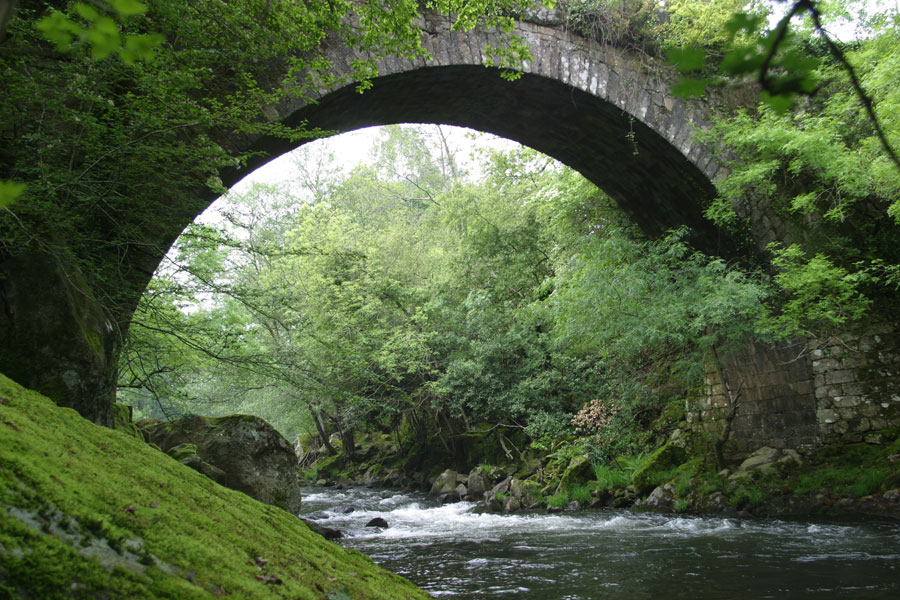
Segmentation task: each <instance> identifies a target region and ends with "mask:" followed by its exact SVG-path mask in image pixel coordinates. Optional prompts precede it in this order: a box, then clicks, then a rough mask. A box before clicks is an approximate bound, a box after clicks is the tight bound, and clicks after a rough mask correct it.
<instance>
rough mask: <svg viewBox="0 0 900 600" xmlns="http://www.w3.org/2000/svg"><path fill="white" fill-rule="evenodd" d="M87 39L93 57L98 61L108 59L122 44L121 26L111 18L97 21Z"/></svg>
mask: <svg viewBox="0 0 900 600" xmlns="http://www.w3.org/2000/svg"><path fill="white" fill-rule="evenodd" d="M85 39H87V41H88V42H89V43H90V44H91V56H92V57H93V58H94V59H96V60H100V59H104V58H106V57H108V56H109V55H110V54H112V53H113V52H115V51H117V50H118V49H119V47H120V46H121V44H122V41H121V37H120V36H119V26H118V25H116V22H115V21H113V20H112V19H111V18H109V17H100V18H99V19H97V21H96V22H95V23H94V26H93V27H92V28H91V29H89V30H88V32H87V35H86V36H85Z"/></svg>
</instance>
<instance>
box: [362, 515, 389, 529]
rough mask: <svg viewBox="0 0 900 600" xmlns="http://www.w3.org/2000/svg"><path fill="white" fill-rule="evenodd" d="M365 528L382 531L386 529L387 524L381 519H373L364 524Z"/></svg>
mask: <svg viewBox="0 0 900 600" xmlns="http://www.w3.org/2000/svg"><path fill="white" fill-rule="evenodd" d="M366 527H381V528H382V529H387V527H388V522H387V521H385V520H384V519H382V518H381V517H375V518H374V519H372V520H371V521H369V522H368V523H366Z"/></svg>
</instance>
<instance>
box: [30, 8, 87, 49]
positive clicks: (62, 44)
mask: <svg viewBox="0 0 900 600" xmlns="http://www.w3.org/2000/svg"><path fill="white" fill-rule="evenodd" d="M34 28H35V29H37V30H38V31H40V32H41V33H42V34H43V35H44V38H46V39H47V40H48V41H50V42H53V43H54V44H56V49H57V50H59V51H60V52H66V51H67V50H68V49H69V48H70V47H71V45H72V40H73V39H75V38H76V37H80V36H81V35H82V34H83V33H84V27H82V26H81V25H79V24H78V23H75V22H74V21H72V20H71V19H69V17H67V16H66V15H64V14H63V13H61V12H53V13H50V14H49V15H47V16H46V17H44V18H43V19H40V20H38V22H37V23H35V24H34Z"/></svg>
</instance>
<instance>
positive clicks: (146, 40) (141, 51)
mask: <svg viewBox="0 0 900 600" xmlns="http://www.w3.org/2000/svg"><path fill="white" fill-rule="evenodd" d="M162 42H163V36H162V35H160V34H158V33H153V34H143V35H131V36H128V37H127V38H126V39H125V47H124V48H122V51H121V52H120V53H119V56H120V57H121V58H122V62H124V63H125V64H126V65H130V64H133V63H134V62H135V61H137V60H151V59H152V58H153V52H154V51H155V50H156V48H158V47H159V46H160V45H161V44H162Z"/></svg>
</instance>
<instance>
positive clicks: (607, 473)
mask: <svg viewBox="0 0 900 600" xmlns="http://www.w3.org/2000/svg"><path fill="white" fill-rule="evenodd" d="M593 467H594V478H595V480H596V481H597V484H598V485H597V488H598V489H601V490H612V489H616V488H623V487H625V486H627V485H629V484H630V483H631V474H629V473H625V472H623V471H621V470H619V469H613V468H612V467H609V466H608V465H598V464H594V465H593Z"/></svg>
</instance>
